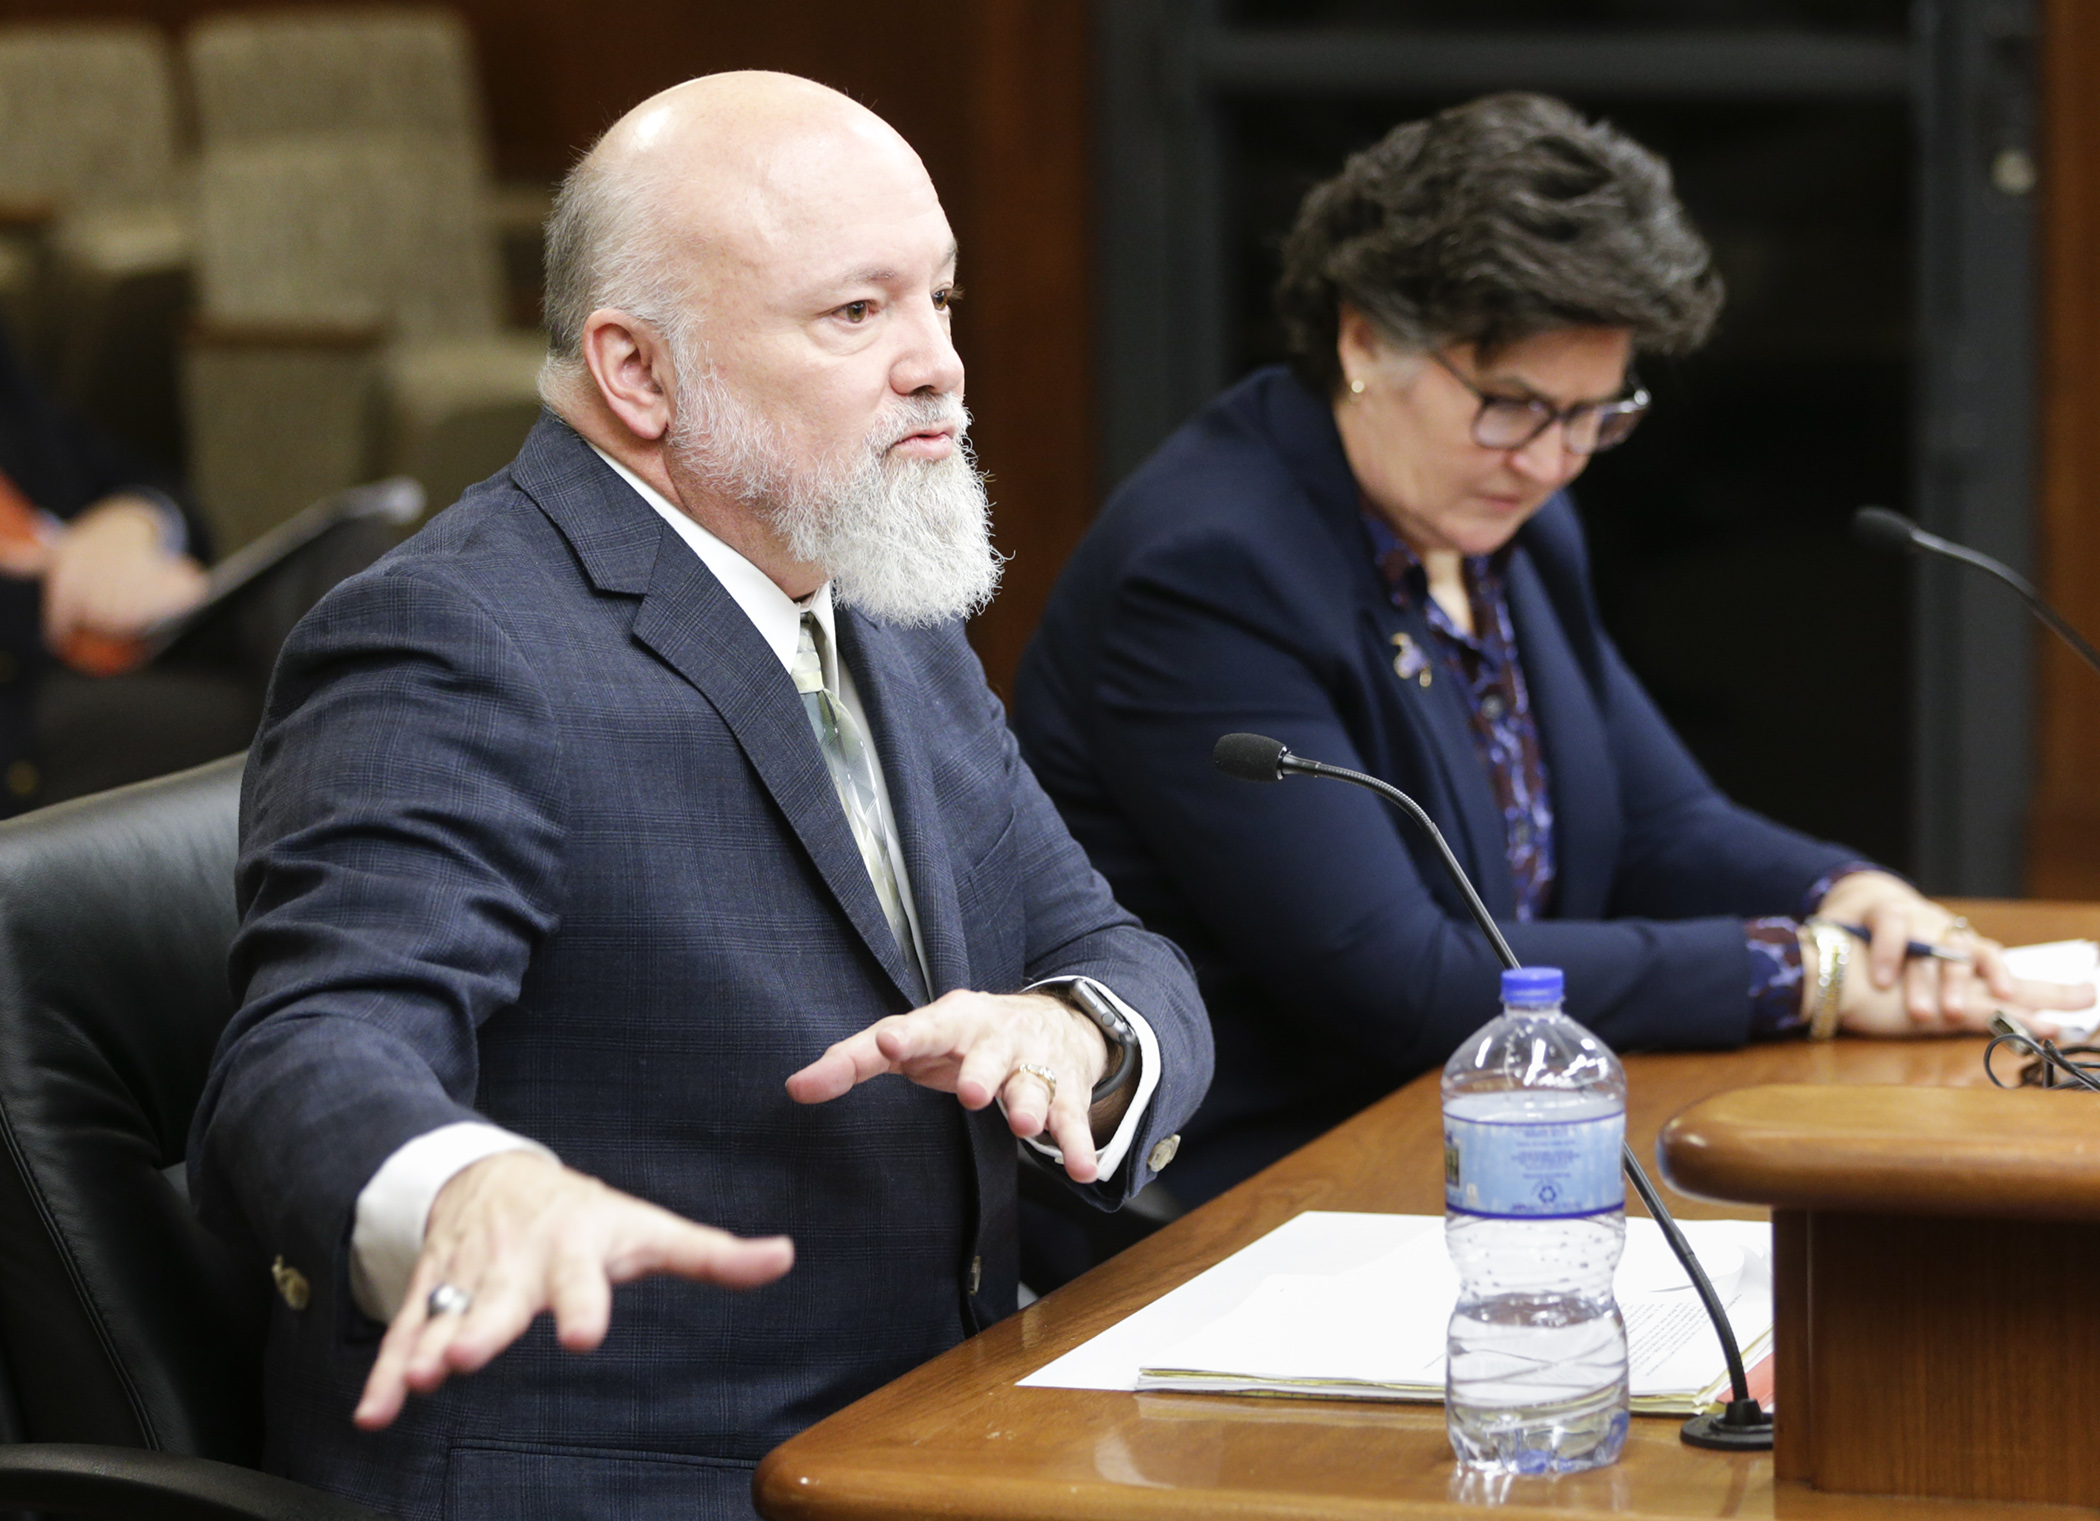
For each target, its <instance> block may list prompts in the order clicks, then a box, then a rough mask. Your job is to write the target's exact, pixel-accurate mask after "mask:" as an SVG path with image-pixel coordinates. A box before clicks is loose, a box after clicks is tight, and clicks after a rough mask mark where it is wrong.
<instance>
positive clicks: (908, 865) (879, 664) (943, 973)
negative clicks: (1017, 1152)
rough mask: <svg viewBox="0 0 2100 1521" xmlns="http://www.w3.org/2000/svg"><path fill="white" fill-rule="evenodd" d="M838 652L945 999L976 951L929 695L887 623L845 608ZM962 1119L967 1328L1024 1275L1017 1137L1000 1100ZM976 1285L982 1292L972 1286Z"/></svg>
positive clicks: (998, 1305)
mask: <svg viewBox="0 0 2100 1521" xmlns="http://www.w3.org/2000/svg"><path fill="white" fill-rule="evenodd" d="M838 631H839V653H840V655H841V656H842V657H843V658H844V659H845V661H846V663H847V666H848V667H849V668H850V669H851V670H852V672H853V681H854V685H855V686H856V688H857V689H858V690H859V692H860V702H861V707H862V709H863V710H864V711H865V712H866V713H867V717H868V729H869V740H870V742H871V743H872V744H873V745H874V746H875V753H876V754H877V755H878V756H879V757H880V758H881V760H882V779H883V784H884V786H885V787H886V788H887V789H888V791H889V795H890V812H891V813H892V815H894V816H895V818H896V821H897V835H898V840H899V846H900V848H901V849H902V851H903V854H904V870H905V873H906V875H907V876H909V877H910V879H911V895H912V904H913V906H914V907H915V908H917V909H918V911H919V950H920V954H922V955H923V956H924V957H925V958H926V967H927V975H928V978H929V979H930V985H929V988H928V991H929V993H930V994H931V995H932V996H933V997H935V998H938V997H940V995H941V994H943V993H946V992H948V991H950V990H952V989H955V988H961V987H968V986H969V985H970V982H971V978H970V958H969V950H968V945H967V942H966V941H965V940H964V937H963V932H962V910H961V909H960V908H959V907H958V906H957V903H956V897H955V872H954V861H953V859H952V858H951V857H950V855H949V852H948V847H947V838H946V836H945V834H944V833H943V831H942V829H941V824H940V812H939V809H938V806H937V804H936V802H935V799H934V795H933V763H932V756H931V753H930V750H929V745H930V744H935V743H938V742H939V740H938V736H934V735H929V734H928V733H927V731H926V728H925V725H924V723H923V722H922V721H920V720H921V716H922V715H923V714H925V713H926V712H927V704H926V701H925V697H924V694H923V693H922V692H921V690H920V688H919V682H918V678H917V677H916V676H915V675H914V674H913V671H912V667H911V664H910V662H908V661H907V660H905V659H904V658H903V652H902V650H901V649H899V647H898V636H897V634H896V633H895V632H894V631H893V630H891V629H887V628H884V627H883V626H882V625H881V624H878V623H873V622H871V621H869V620H868V619H866V618H863V617H861V616H860V615H859V614H858V613H855V612H852V611H850V610H849V609H845V608H841V609H840V610H839V614H838ZM956 1116H957V1119H958V1121H959V1123H960V1124H961V1126H962V1130H963V1135H964V1138H965V1139H966V1141H967V1142H968V1144H969V1148H970V1168H971V1172H972V1174H973V1175H974V1178H975V1181H976V1188H975V1189H974V1190H973V1192H972V1202H973V1204H974V1209H973V1214H972V1220H971V1228H970V1244H969V1247H968V1249H967V1251H966V1253H965V1255H964V1259H963V1261H961V1262H960V1263H958V1264H957V1267H958V1269H959V1270H960V1271H959V1276H960V1278H961V1280H962V1283H963V1296H962V1306H961V1308H962V1317H963V1325H964V1328H965V1329H966V1330H968V1331H971V1332H976V1331H982V1330H983V1329H984V1328H985V1327H986V1326H988V1325H991V1324H992V1323H993V1322H994V1321H997V1320H1000V1319H1003V1318H1004V1317H1005V1316H1007V1315H1009V1314H1011V1313H1012V1312H1013V1309H1014V1303H1013V1293H1012V1286H1013V1285H1014V1284H1015V1283H1017V1282H1018V1281H1019V1279H1020V1267H1019V1241H1020V1230H1019V1227H1018V1224H1017V1215H1016V1210H1017V1208H1018V1206H1017V1204H1016V1202H1015V1197H1014V1138H1013V1132H1012V1131H1010V1130H1008V1129H1007V1128H1006V1117H1005V1115H1004V1114H1003V1113H1002V1112H1001V1111H1000V1109H999V1107H998V1106H997V1105H991V1106H988V1107H986V1108H984V1109H982V1110H979V1111H978V1112H977V1113H975V1114H972V1113H970V1112H969V1111H968V1110H965V1109H963V1108H962V1107H961V1106H959V1105H958V1106H957V1108H956ZM973 1286H974V1292H973V1291H972V1290H973Z"/></svg>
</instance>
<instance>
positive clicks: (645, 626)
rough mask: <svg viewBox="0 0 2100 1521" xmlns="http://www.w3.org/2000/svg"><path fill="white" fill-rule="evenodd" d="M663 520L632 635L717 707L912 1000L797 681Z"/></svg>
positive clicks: (853, 918)
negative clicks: (813, 732)
mask: <svg viewBox="0 0 2100 1521" xmlns="http://www.w3.org/2000/svg"><path fill="white" fill-rule="evenodd" d="M637 505H638V506H640V507H641V509H642V510H643V511H644V512H648V511H649V510H650V509H649V507H648V505H647V504H646V503H637ZM651 515H652V516H653V515H654V514H653V513H652V514H651ZM658 526H659V529H660V530H661V538H660V547H659V549H658V553H657V557H656V566H655V570H654V572H653V574H652V576H651V578H650V581H649V586H648V589H647V590H646V591H645V592H644V593H643V595H642V605H641V606H640V608H638V609H637V610H636V612H635V618H634V637H635V638H636V639H637V640H638V641H640V642H641V643H642V644H644V645H646V646H647V647H648V648H649V649H651V650H654V651H655V652H656V653H657V655H659V656H660V657H662V659H663V661H664V663H665V664H667V665H669V666H670V667H671V669H672V670H674V671H676V672H678V674H679V675H681V676H683V677H684V678H685V679H686V680H687V681H689V682H691V683H692V684H693V685H694V686H695V687H697V688H699V690H700V692H701V694H702V695H704V696H705V697H706V698H707V700H708V701H709V702H711V703H712V704H714V708H715V711H716V712H717V713H719V714H721V715H722V721H723V722H724V723H725V724H727V725H728V726H729V730H730V732H731V733H732V734H734V735H735V736H736V740H737V743H738V745H740V746H741V747H742V748H743V751H744V754H745V756H746V757H747V758H748V759H749V760H750V762H751V766H752V769H753V770H755V771H756V772H757V773H758V776H759V780H760V781H762V782H763V783H764V784H765V787H766V790H767V791H768V792H770V793H772V795H773V801H774V802H776V803H778V804H779V805H780V811H781V812H782V813H784V814H785V815H786V816H787V821H788V825H789V827H790V828H792V829H793V830H794V831H795V835H796V837H797V838H798V839H800V840H801V842H802V846H803V848H804V849H805V850H807V851H808V852H809V857H810V860H811V861H812V862H814V863H815V865H816V868H817V871H818V873H819V874H820V875H821V876H822V877H823V878H824V881H825V884H826V885H827V886H829V887H830V889H831V892H832V895H833V896H834V897H835V898H836V899H837V900H838V902H839V905H840V906H841V907H842V908H844V909H845V911H846V917H847V918H848V919H849V920H850V921H851V922H852V924H853V928H854V929H855V930H856V931H857V932H858V933H859V935H860V938H861V939H862V941H863V942H865V943H866V945H867V947H868V949H869V950H870V951H871V952H872V953H873V954H874V956H875V959H876V960H877V961H879V962H881V963H882V969H883V970H884V971H885V972H887V973H888V974H889V977H890V981H891V982H892V983H893V984H895V986H896V988H897V992H898V995H899V996H900V997H904V998H906V999H907V1000H908V997H909V995H908V994H907V993H906V991H905V990H906V987H907V986H908V983H907V981H906V977H905V971H904V955H903V952H902V951H901V950H900V949H899V948H898V946H897V941H896V937H895V936H893V935H892V934H891V933H890V926H889V921H888V920H887V919H886V918H885V917H884V916H883V912H882V904H881V902H880V901H879V900H878V899H877V898H876V896H875V885H874V884H873V883H872V882H870V881H869V880H868V870H867V866H866V865H865V863H863V862H862V860H861V855H860V849H859V847H858V846H856V845H855V844H854V842H853V830H852V827H851V826H850V825H848V824H847V822H846V813H845V810H844V809H843V808H841V807H840V806H839V798H838V793H837V792H836V791H835V790H834V789H833V787H832V783H831V773H830V771H829V769H828V768H827V767H826V766H825V764H824V756H823V753H822V752H821V751H820V750H819V749H818V748H817V741H816V737H815V736H814V735H813V734H811V733H810V728H809V719H808V717H807V716H806V715H805V713H804V711H803V708H802V701H801V699H800V698H799V697H797V696H796V695H795V689H794V685H793V683H792V682H790V681H789V679H788V675H787V672H786V671H785V670H783V669H782V668H781V665H780V661H779V660H778V658H776V657H775V656H774V654H773V651H772V650H771V649H769V648H768V647H767V645H766V642H765V640H763V639H762V638H760V637H759V633H758V630H757V629H755V628H753V627H752V626H751V620H750V619H749V618H747V617H745V616H744V610H743V609H742V608H740V607H738V606H737V605H736V601H735V599H734V598H732V597H731V596H730V595H729V593H728V592H726V591H724V590H723V589H722V586H721V583H720V582H718V581H716V580H715V578H714V577H713V576H712V575H710V574H709V573H708V570H707V567H706V566H705V565H703V564H701V563H700V559H699V557H698V556H697V555H695V554H694V553H693V552H692V550H691V549H690V548H688V547H687V546H686V544H685V542H684V541H683V540H681V539H680V538H679V537H678V536H677V535H676V534H675V533H672V532H671V531H670V529H669V528H668V527H666V526H664V525H663V524H662V522H661V520H660V519H659V520H658Z"/></svg>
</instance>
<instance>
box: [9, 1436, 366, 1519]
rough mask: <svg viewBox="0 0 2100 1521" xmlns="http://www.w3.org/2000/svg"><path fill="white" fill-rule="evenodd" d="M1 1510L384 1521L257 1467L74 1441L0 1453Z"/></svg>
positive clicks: (114, 1515)
mask: <svg viewBox="0 0 2100 1521" xmlns="http://www.w3.org/2000/svg"><path fill="white" fill-rule="evenodd" d="M0 1506H7V1507H12V1506H24V1507H27V1508H30V1509H32V1510H39V1511H47V1512H50V1513H52V1514H54V1515H59V1516H107V1517H112V1518H117V1517H122V1518H130V1521H386V1518H385V1517H383V1516H381V1515H380V1514H379V1512H377V1511H373V1510H367V1509H366V1508H365V1507H364V1506H362V1505H356V1504H353V1503H352V1502H350V1501H348V1500H345V1499H341V1498H339V1497H338V1496H335V1495H331V1494H326V1493H324V1492H323V1491H321V1490H318V1489H311V1488H309V1487H307V1486H306V1485H304V1484H294V1483H293V1482H292V1481H291V1480H290V1479H280V1478H278V1477H277V1476H276V1475H274V1474H266V1473H257V1472H256V1471H255V1470H254V1469H252V1468H238V1467H236V1466H234V1465H233V1464H231V1463H218V1462H214V1461H213V1460H211V1459H210V1458H191V1457H183V1456H180V1455H179V1454H176V1453H172V1452H149V1451H147V1450H145V1449H144V1448H136V1447H92V1446H86V1445H80V1444H75V1443H70V1442H27V1443H23V1444H22V1445H20V1446H0Z"/></svg>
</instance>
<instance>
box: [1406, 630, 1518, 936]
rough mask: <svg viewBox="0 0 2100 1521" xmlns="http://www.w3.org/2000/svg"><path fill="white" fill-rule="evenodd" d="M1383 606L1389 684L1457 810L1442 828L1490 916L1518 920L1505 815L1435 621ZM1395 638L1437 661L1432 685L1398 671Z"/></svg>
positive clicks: (1432, 662) (1432, 663)
mask: <svg viewBox="0 0 2100 1521" xmlns="http://www.w3.org/2000/svg"><path fill="white" fill-rule="evenodd" d="M1379 605H1380V607H1381V609H1382V611H1383V613H1384V616H1382V617H1381V618H1380V619H1379V620H1378V621H1379V624H1380V626H1381V627H1382V628H1385V629H1387V630H1388V634H1387V644H1386V648H1385V652H1384V654H1383V656H1382V657H1381V658H1382V660H1383V663H1384V667H1385V669H1384V671H1383V672H1382V673H1381V674H1382V679H1383V680H1385V681H1389V682H1391V683H1392V684H1393V685H1394V687H1395V688H1397V689H1398V692H1399V702H1400V706H1401V708H1402V709H1403V710H1404V711H1405V712H1406V714H1407V716H1408V720H1409V722H1410V723H1412V724H1413V726H1414V729H1415V732H1416V733H1417V734H1420V735H1421V736H1422V737H1423V740H1424V749H1425V750H1427V751H1428V753H1429V755H1430V757H1431V758H1432V760H1433V761H1434V763H1435V766H1436V768H1437V771H1438V774H1439V776H1440V777H1441V779H1442V781H1443V784H1444V788H1445V793H1446V795H1447V796H1448V797H1450V798H1451V800H1452V803H1453V805H1454V811H1455V815H1456V816H1455V818H1453V819H1451V820H1449V821H1443V820H1440V821H1439V822H1440V823H1442V824H1443V826H1444V830H1445V833H1446V834H1447V835H1449V836H1451V837H1452V838H1451V848H1452V850H1453V851H1454V852H1456V853H1457V855H1458V857H1459V859H1460V860H1462V861H1464V862H1465V864H1466V874H1467V875H1468V876H1470V877H1471V878H1472V879H1473V885H1474V886H1475V887H1476V888H1478V889H1479V891H1480V899H1481V901H1482V902H1483V903H1485V904H1486V905H1487V907H1488V912H1489V913H1491V914H1493V915H1494V916H1495V917H1496V918H1498V919H1507V918H1510V917H1512V916H1514V915H1515V913H1516V911H1517V889H1516V883H1515V882H1514V881H1512V880H1511V878H1510V874H1509V855H1508V852H1507V851H1506V850H1505V848H1504V845H1503V836H1504V829H1503V824H1502V811H1501V809H1500V808H1498V807H1497V806H1496V804H1495V793H1494V789H1493V788H1491V787H1490V786H1489V785H1488V779H1487V773H1486V771H1485V770H1484V769H1483V768H1482V766H1481V764H1480V752H1479V750H1477V749H1476V748H1475V747H1474V744H1473V731H1472V729H1471V728H1470V727H1469V725H1468V723H1467V720H1466V708H1465V703H1464V702H1463V701H1462V700H1461V699H1460V698H1459V695H1458V688H1457V686H1456V684H1455V683H1454V681H1453V679H1452V676H1451V672H1450V669H1449V668H1448V667H1447V666H1445V665H1444V663H1443V661H1442V660H1441V659H1439V658H1438V657H1437V655H1436V653H1435V652H1436V650H1437V648H1438V645H1437V642H1436V637H1435V635H1433V634H1432V633H1431V632H1430V629H1429V621H1428V619H1426V618H1424V617H1423V616H1422V615H1421V613H1420V612H1419V611H1416V610H1415V609H1413V608H1409V609H1408V610H1406V611H1404V612H1403V611H1401V610H1400V609H1398V608H1395V607H1394V606H1393V605H1392V603H1391V602H1390V601H1388V600H1386V599H1385V598H1384V597H1383V596H1381V597H1380V599H1379ZM1393 632H1400V633H1405V634H1406V635H1407V636H1408V638H1410V639H1411V640H1413V641H1414V645H1415V648H1416V649H1418V650H1421V651H1422V652H1423V653H1424V654H1425V655H1427V656H1428V657H1429V666H1428V670H1429V672H1430V682H1429V685H1428V686H1426V687H1425V686H1423V685H1421V684H1420V683H1419V682H1417V681H1411V680H1410V681H1403V680H1402V679H1401V678H1400V677H1399V676H1398V675H1397V674H1396V673H1395V672H1394V669H1393V665H1392V658H1391V657H1392V652H1393V649H1394V646H1393V645H1392V643H1391V634H1392V633H1393Z"/></svg>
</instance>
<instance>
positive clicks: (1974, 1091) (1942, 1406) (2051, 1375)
mask: <svg viewBox="0 0 2100 1521" xmlns="http://www.w3.org/2000/svg"><path fill="white" fill-rule="evenodd" d="M1660 1150H1661V1154H1662V1161H1663V1171H1664V1173H1665V1175H1666V1176H1667V1177H1668V1178H1669V1180H1670V1182H1671V1184H1672V1186H1673V1187H1675V1188H1677V1189H1679V1190H1681V1191H1683V1192H1686V1193H1690V1194H1695V1195H1698V1196H1700V1197H1703V1198H1708V1199H1720V1200H1727V1201H1731V1202H1735V1203H1751V1204H1763V1205H1767V1206H1769V1207H1771V1209H1772V1211H1773V1215H1772V1229H1773V1244H1774V1263H1773V1268H1774V1293H1775V1296H1776V1308H1777V1311H1778V1320H1777V1324H1776V1326H1775V1363H1776V1372H1777V1376H1778V1389H1777V1396H1778V1397H1777V1405H1778V1432H1777V1436H1778V1447H1777V1452H1776V1458H1777V1470H1776V1471H1777V1474H1778V1476H1779V1477H1780V1478H1782V1479H1799V1480H1802V1481H1805V1482H1806V1483H1808V1484H1810V1485H1811V1486H1813V1487H1814V1488H1817V1489H1822V1490H1845V1491H1851V1492H1853V1493H1860V1494H1888V1495H1894V1494H1902V1495H1938V1496H1945V1497H1949V1498H1958V1499H1985V1500H2041V1501H2055V1502H2059V1503H2064V1504H2074V1505H2095V1504H2100V1443H2096V1442H2095V1441H2094V1440H2093V1436H2092V1430H2091V1423H2092V1412H2093V1410H2094V1409H2095V1408H2096V1403H2100V1402H2096V1400H2095V1396H2096V1395H2100V1308H2096V1306H2100V1300H2096V1298H2095V1296H2094V1292H2093V1289H2094V1275H2095V1272H2096V1270H2100V1094H2094V1093H2089V1092H2086V1091H2085V1090H2083V1089H2058V1090H2055V1091H2051V1092H2043V1091H2041V1090H2038V1089H2031V1090H2017V1091H2005V1090H2001V1089H1997V1088H1912V1087H1894V1088H1853V1087H1826V1086H1812V1085H1806V1084H1798V1083H1788V1084H1775V1085H1769V1086H1763V1087H1755V1088H1745V1089H1740V1090H1737V1091H1735V1092H1731V1093H1724V1094H1720V1095H1718V1096H1716V1097H1713V1098H1709V1099H1706V1100H1703V1101H1702V1102H1700V1103H1697V1104H1694V1105H1693V1106H1692V1107H1691V1108H1689V1109H1687V1110H1686V1111H1685V1112H1684V1113H1682V1114H1680V1115H1678V1116H1677V1117H1676V1118H1675V1119H1673V1120H1671V1121H1670V1123H1669V1124H1668V1125H1666V1126H1664V1127H1663V1131H1662V1136H1661V1142H1660Z"/></svg>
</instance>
